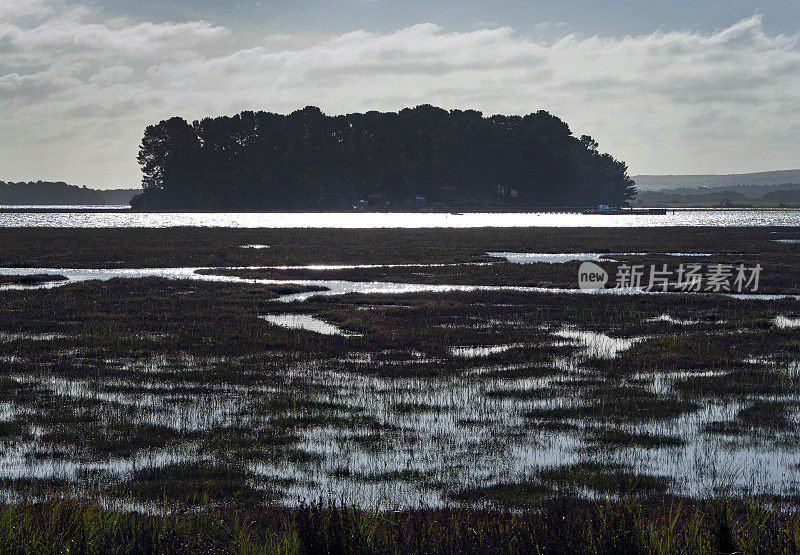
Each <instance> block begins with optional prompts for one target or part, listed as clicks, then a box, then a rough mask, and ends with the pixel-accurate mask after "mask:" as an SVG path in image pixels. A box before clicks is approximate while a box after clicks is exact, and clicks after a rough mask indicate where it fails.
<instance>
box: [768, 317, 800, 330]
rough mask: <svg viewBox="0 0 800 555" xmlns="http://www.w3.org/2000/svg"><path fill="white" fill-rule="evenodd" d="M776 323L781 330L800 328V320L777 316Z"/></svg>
mask: <svg viewBox="0 0 800 555" xmlns="http://www.w3.org/2000/svg"><path fill="white" fill-rule="evenodd" d="M774 322H775V326H776V327H779V328H800V318H789V317H788V316H776V317H775V320H774Z"/></svg>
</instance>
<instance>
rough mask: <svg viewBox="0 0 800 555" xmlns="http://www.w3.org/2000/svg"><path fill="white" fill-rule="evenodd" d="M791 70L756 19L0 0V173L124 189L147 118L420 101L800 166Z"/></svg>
mask: <svg viewBox="0 0 800 555" xmlns="http://www.w3.org/2000/svg"><path fill="white" fill-rule="evenodd" d="M561 27H563V26H562V25H560V24H551V25H549V26H548V30H549V31H550V32H551V33H552V32H553V30H554V29H558V28H561ZM562 32H563V31H562ZM798 69H800V37H798V35H774V34H768V33H767V32H765V30H764V25H763V21H762V17H761V16H759V15H755V16H753V17H751V18H748V19H744V20H742V21H739V22H737V23H735V24H733V25H731V26H729V27H727V28H723V29H720V30H717V31H715V32H713V33H699V32H696V31H681V30H674V31H663V30H657V31H654V32H653V33H650V34H644V35H637V36H621V37H601V36H590V37H582V36H578V35H575V34H565V35H563V36H561V37H560V38H558V39H557V40H553V41H548V42H542V41H537V40H535V39H532V38H530V37H527V36H521V35H519V34H518V33H517V32H516V31H515V30H514V29H512V28H509V27H487V28H476V29H473V30H470V31H466V32H448V31H445V30H444V29H442V28H441V27H439V26H438V25H436V24H433V23H429V22H427V23H420V24H417V25H413V26H410V27H406V28H402V29H398V30H395V31H393V32H387V33H375V32H369V31H367V30H354V31H351V32H348V33H344V34H340V35H336V36H328V37H322V38H320V37H318V36H305V37H301V36H292V35H264V36H261V37H258V36H256V37H250V38H247V39H245V38H240V37H238V36H237V35H236V34H235V33H234V32H232V31H231V30H230V29H227V28H225V27H222V26H218V25H215V24H213V23H211V22H207V21H187V22H160V23H157V22H146V21H145V22H142V21H133V20H129V19H119V18H105V17H104V15H103V13H102V12H99V11H96V10H91V9H88V8H85V7H82V6H72V5H67V4H63V3H58V4H55V3H53V4H51V3H46V2H43V1H37V0H13V1H10V2H9V1H8V0H0V111H2V113H3V114H4V121H3V123H2V124H0V144H2V145H4V146H3V147H2V149H0V163H1V164H2V166H3V168H4V172H9V173H8V174H7V175H4V176H0V178H3V177H5V178H7V179H10V178H14V179H22V178H43V179H44V178H59V179H68V180H71V181H74V182H78V183H87V184H108V185H114V186H117V185H119V186H128V185H134V184H136V182H137V181H138V168H137V166H136V162H135V156H136V151H137V148H138V143H139V140H140V138H141V134H142V131H143V128H144V126H145V125H147V124H149V123H152V122H156V121H158V120H160V119H163V118H166V117H169V116H171V115H176V114H177V115H182V116H184V117H186V118H187V119H194V118H200V117H204V116H206V115H217V114H223V113H235V112H238V111H240V110H245V109H249V110H259V109H263V110H271V111H278V112H288V111H291V110H294V109H297V108H300V107H303V106H305V105H308V104H314V105H318V106H320V107H321V108H322V109H323V110H325V111H326V112H327V113H346V112H352V111H362V110H368V109H379V110H397V109H400V108H403V107H405V106H413V105H415V104H419V103H423V102H427V103H432V104H437V105H442V106H444V107H449V108H455V107H460V108H467V107H468V108H476V109H479V110H482V111H484V112H485V113H487V114H491V113H516V114H524V113H528V112H532V111H535V110H538V109H546V110H549V111H551V112H552V113H554V114H556V115H558V116H560V117H562V118H563V119H564V120H565V121H567V122H568V123H569V124H570V126H571V128H572V129H573V130H574V131H575V133H576V134H583V133H587V134H591V135H593V136H594V137H595V138H596V139H598V140H599V142H600V145H601V150H604V151H608V152H611V153H613V154H614V155H615V156H617V157H619V158H621V159H624V160H626V161H627V162H628V163H629V165H630V166H631V168H632V171H633V172H635V173H639V172H641V173H645V172H646V173H658V172H663V173H680V172H687V173H689V172H691V173H696V172H701V171H709V172H711V171H714V172H721V173H729V172H734V171H746V170H757V169H773V168H775V167H796V166H800V160H798V159H797V156H796V153H797V152H798V150H800V149H799V147H800V137H798V134H797V129H798V124H797V121H800V120H799V119H798V115H800V101H798V96H797V92H796V91H797V90H799V88H800V71H798ZM792 122H794V123H792Z"/></svg>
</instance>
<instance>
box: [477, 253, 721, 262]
mask: <svg viewBox="0 0 800 555" xmlns="http://www.w3.org/2000/svg"><path fill="white" fill-rule="evenodd" d="M649 254H663V255H664V256H677V257H697V258H702V257H707V256H711V254H709V253H704V252H662V253H650V252H606V253H597V252H573V253H565V252H559V253H539V252H487V253H486V255H487V256H491V257H493V258H503V259H505V260H507V261H508V262H511V263H514V264H533V263H536V262H545V263H547V264H562V263H564V262H573V261H578V262H585V261H587V260H588V261H592V262H617V260H614V259H612V258H610V257H612V256H647V255H649Z"/></svg>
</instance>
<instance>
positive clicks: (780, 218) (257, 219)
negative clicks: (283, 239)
mask: <svg viewBox="0 0 800 555" xmlns="http://www.w3.org/2000/svg"><path fill="white" fill-rule="evenodd" d="M15 208H19V207H15ZM37 208H41V207H37ZM63 208H73V209H74V208H75V207H63ZM103 208H109V207H103ZM174 226H190V227H236V228H342V229H345V228H437V227H453V228H471V227H664V226H683V227H695V226H712V227H755V226H784V227H785V226H800V210H796V209H769V210H761V209H750V210H725V209H710V210H693V209H683V210H680V209H679V210H670V211H668V213H667V214H666V215H661V216H653V215H597V214H593V215H587V214H579V213H553V212H527V213H465V214H449V213H429V212H425V213H401V212H392V213H380V212H355V213H353V212H348V213H317V212H314V213H294V212H293V213H284V212H268V213H256V212H247V213H222V212H198V213H188V212H181V213H141V212H120V213H116V212H83V213H75V212H73V213H68V212H6V213H0V227H87V228H100V227H148V228H157V227H174Z"/></svg>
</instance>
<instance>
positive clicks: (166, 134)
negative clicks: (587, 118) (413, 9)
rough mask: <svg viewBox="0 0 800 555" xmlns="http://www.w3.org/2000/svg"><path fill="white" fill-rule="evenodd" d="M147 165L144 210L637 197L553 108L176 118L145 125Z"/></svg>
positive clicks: (579, 202)
mask: <svg viewBox="0 0 800 555" xmlns="http://www.w3.org/2000/svg"><path fill="white" fill-rule="evenodd" d="M138 160H139V164H140V165H141V167H142V173H143V179H142V186H143V189H144V192H143V194H142V195H139V196H138V197H136V198H135V199H134V200H133V201H132V205H133V206H134V207H135V208H143V209H147V208H157V209H169V208H186V209H189V208H206V209H220V210H237V209H252V210H255V209H258V210H295V209H314V208H317V207H320V206H321V205H320V202H321V201H324V199H326V198H330V197H332V196H336V197H337V198H339V197H350V198H353V199H367V200H369V201H370V202H371V203H372V204H373V206H374V207H376V208H382V207H383V205H384V203H387V202H388V203H391V204H394V205H399V204H400V203H401V202H402V200H403V199H405V198H408V197H411V196H414V195H423V196H425V197H427V199H428V202H443V203H446V204H448V205H451V206H456V207H463V208H469V207H483V206H492V205H495V206H497V205H505V206H511V207H513V206H519V207H532V206H592V205H596V204H614V205H625V204H628V203H629V201H630V199H631V198H633V196H634V194H635V188H634V184H633V181H632V180H631V179H630V178H629V177H628V174H627V167H626V166H625V164H624V163H623V162H620V161H618V160H616V159H615V158H614V157H612V156H611V155H609V154H601V153H600V152H599V151H598V144H597V142H596V141H595V140H594V139H592V138H591V137H589V136H587V135H583V136H581V137H580V138H576V137H574V136H573V135H572V132H571V131H570V129H569V126H568V125H567V124H566V123H564V122H563V121H561V120H560V119H559V118H557V117H555V116H553V115H551V114H549V113H547V112H545V111H538V112H536V113H533V114H528V115H526V116H522V117H520V116H502V115H493V116H491V117H484V116H483V114H481V113H480V112H477V111H475V110H451V111H447V110H443V109H442V108H437V107H435V106H431V105H428V104H424V105H421V106H417V107H416V108H406V109H404V110H401V111H400V112H387V113H383V112H375V111H370V112H366V113H363V114H359V113H356V114H348V115H343V116H332V117H329V116H326V115H325V114H323V113H322V111H321V110H320V109H319V108H316V107H314V106H307V107H306V108H303V109H302V110H297V111H295V112H292V113H291V114H289V115H285V116H284V115H279V114H273V113H269V112H242V113H241V114H238V115H236V116H233V117H227V116H223V117H217V118H206V119H203V120H200V121H195V122H194V123H192V124H189V123H187V122H186V121H184V120H183V119H181V118H177V117H176V118H171V119H169V120H165V121H162V122H160V123H159V124H157V125H151V126H148V127H147V129H145V133H144V138H143V139H142V144H141V147H140V149H139V156H138Z"/></svg>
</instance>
